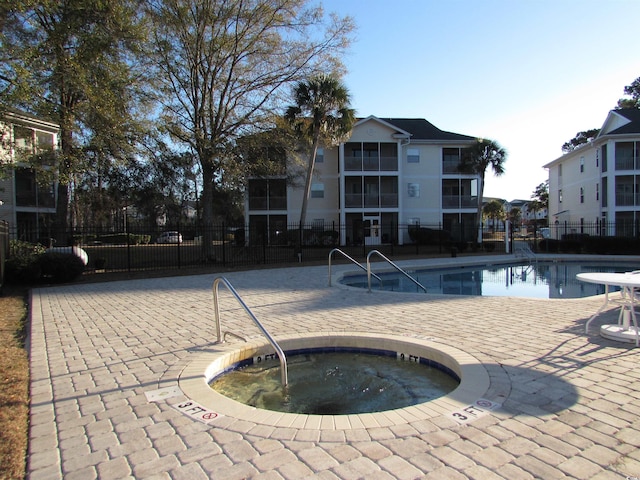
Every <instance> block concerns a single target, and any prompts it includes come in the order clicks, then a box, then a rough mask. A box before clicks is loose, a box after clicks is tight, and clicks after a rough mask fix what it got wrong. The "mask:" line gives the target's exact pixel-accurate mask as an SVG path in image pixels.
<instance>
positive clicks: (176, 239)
mask: <svg viewBox="0 0 640 480" xmlns="http://www.w3.org/2000/svg"><path fill="white" fill-rule="evenodd" d="M156 243H182V234H181V233H180V232H176V231H171V232H162V233H161V234H160V236H159V237H158V239H157V240H156Z"/></svg>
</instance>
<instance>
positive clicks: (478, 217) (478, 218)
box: [476, 175, 484, 244]
mask: <svg viewBox="0 0 640 480" xmlns="http://www.w3.org/2000/svg"><path fill="white" fill-rule="evenodd" d="M483 196H484V175H480V178H479V179H478V213H477V214H476V234H477V235H478V238H477V239H476V242H477V243H478V244H481V243H482V198H483Z"/></svg>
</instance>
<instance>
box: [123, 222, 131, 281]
mask: <svg viewBox="0 0 640 480" xmlns="http://www.w3.org/2000/svg"><path fill="white" fill-rule="evenodd" d="M124 234H125V236H126V237H127V272H131V240H130V237H129V231H126V232H124Z"/></svg>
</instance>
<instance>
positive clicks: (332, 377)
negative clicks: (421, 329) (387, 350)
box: [210, 352, 459, 415]
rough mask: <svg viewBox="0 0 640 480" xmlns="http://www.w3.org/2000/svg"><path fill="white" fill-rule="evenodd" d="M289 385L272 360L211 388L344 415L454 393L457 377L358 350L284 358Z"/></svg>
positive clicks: (251, 401)
mask: <svg viewBox="0 0 640 480" xmlns="http://www.w3.org/2000/svg"><path fill="white" fill-rule="evenodd" d="M287 364H288V376H289V385H288V386H287V387H286V388H283V387H282V384H281V380H280V363H279V362H278V361H277V360H274V361H268V362H265V363H260V364H253V365H249V366H246V367H242V368H239V369H236V370H232V371H230V372H227V373H225V374H223V375H221V376H219V377H217V378H215V379H214V380H213V381H212V382H211V384H210V385H211V388H213V389H214V390H216V391H217V392H218V393H221V394H223V395H225V396H227V397H229V398H232V399H234V400H236V401H238V402H241V403H244V404H246V405H251V406H254V407H257V408H263V409H266V410H275V411H278V412H288V413H303V414H315V415H345V414H357V413H367V412H380V411H384V410H391V409H396V408H403V407H407V406H410V405H415V404H418V403H423V402H427V401H429V400H433V399H436V398H438V397H441V396H443V395H446V394H448V393H450V392H451V391H453V390H454V389H455V388H456V387H457V386H458V385H459V380H458V379H457V378H453V377H452V376H451V375H449V374H448V373H445V372H444V371H442V370H441V369H439V368H436V367H435V366H430V365H426V364H424V363H418V362H410V361H404V360H399V359H397V358H396V357H395V356H393V357H391V356H382V355H372V354H369V353H362V352H318V353H305V354H299V355H292V356H291V357H289V356H287Z"/></svg>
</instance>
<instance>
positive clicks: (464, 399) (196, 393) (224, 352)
mask: <svg viewBox="0 0 640 480" xmlns="http://www.w3.org/2000/svg"><path fill="white" fill-rule="evenodd" d="M276 341H277V342H278V343H279V344H280V346H281V347H282V349H283V350H284V351H287V350H295V349H298V348H314V347H320V348H322V347H330V346H336V347H353V348H375V349H382V350H389V351H396V352H403V353H406V354H410V355H417V356H421V357H423V358H429V359H430V360H433V361H436V362H438V363H440V364H441V365H443V366H445V367H447V368H450V369H451V370H452V371H454V372H455V373H456V374H457V375H458V377H459V378H460V384H459V385H458V387H457V388H456V389H454V390H453V391H452V392H450V393H449V394H447V395H445V396H442V397H439V398H437V399H434V400H431V401H428V402H425V403H420V404H417V405H412V406H408V407H404V408H400V409H395V410H387V411H383V412H375V413H362V414H349V415H313V414H294V413H284V412H275V411H271V410H263V409H260V408H255V407H251V406H248V405H245V404H242V403H240V402H237V401H235V400H232V399H230V398H228V397H225V396H223V395H222V394H220V393H218V392H216V391H214V390H213V389H211V387H210V386H209V381H210V380H211V379H212V378H213V377H214V376H215V375H216V374H217V373H218V372H221V371H223V370H225V368H227V367H229V366H230V365H233V364H235V363H238V362H239V361H241V360H244V359H246V358H249V357H254V356H257V355H264V354H268V353H272V352H273V348H272V347H271V345H270V344H269V343H268V342H267V341H266V340H264V341H262V340H255V341H250V342H246V343H220V344H215V345H214V346H213V347H212V348H211V349H210V351H208V352H201V353H198V354H197V355H196V356H195V358H193V359H192V360H191V361H190V362H189V364H188V365H187V366H186V367H185V368H184V369H183V371H182V372H181V374H180V376H179V379H178V385H179V387H180V389H181V391H182V392H183V394H184V395H185V396H186V397H187V399H188V400H187V401H193V402H197V403H198V404H199V405H201V406H202V407H204V408H206V409H208V410H210V411H212V412H215V413H216V414H217V418H221V417H233V418H237V419H242V420H247V421H251V422H254V423H257V424H262V425H269V426H272V427H282V428H297V429H319V430H345V429H355V428H371V427H382V426H384V427H388V426H394V425H404V424H408V423H411V422H415V421H421V420H427V419H431V418H434V417H437V416H440V415H454V414H455V413H456V412H459V411H460V410H463V409H465V408H467V407H469V406H470V405H474V404H475V403H476V402H477V401H478V400H481V399H482V398H483V396H484V395H485V394H486V392H487V391H488V389H489V387H490V376H489V372H488V371H487V369H486V368H485V367H484V366H483V365H482V363H481V362H480V361H479V360H478V359H477V358H475V357H474V356H473V355H470V354H468V353H466V352H464V351H462V350H460V349H457V348H455V347H452V346H450V345H446V344H442V343H439V342H435V341H433V340H427V339H421V338H414V337H402V336H397V335H386V334H371V333H364V332H312V333H308V334H299V335H295V336H293V335H292V336H280V337H278V338H276ZM495 406H496V405H495V404H493V405H492V407H495Z"/></svg>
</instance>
